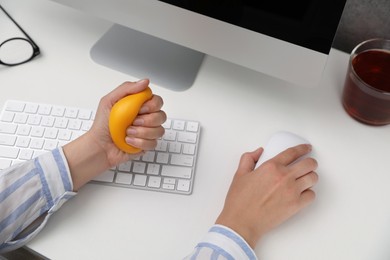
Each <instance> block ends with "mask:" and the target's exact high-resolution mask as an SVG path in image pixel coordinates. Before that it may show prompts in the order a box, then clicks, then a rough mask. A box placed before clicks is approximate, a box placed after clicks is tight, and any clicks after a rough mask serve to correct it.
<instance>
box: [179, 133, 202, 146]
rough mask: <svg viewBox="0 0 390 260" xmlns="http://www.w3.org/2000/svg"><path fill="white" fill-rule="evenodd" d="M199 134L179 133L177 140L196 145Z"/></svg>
mask: <svg viewBox="0 0 390 260" xmlns="http://www.w3.org/2000/svg"><path fill="white" fill-rule="evenodd" d="M196 137H197V134H195V133H188V132H179V134H178V137H177V140H178V141H179V142H184V143H192V144H194V143H196Z"/></svg>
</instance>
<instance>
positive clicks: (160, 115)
mask: <svg viewBox="0 0 390 260" xmlns="http://www.w3.org/2000/svg"><path fill="white" fill-rule="evenodd" d="M166 120H167V115H166V114H165V112H164V111H158V112H155V113H151V114H145V115H139V116H137V117H136V119H135V120H134V122H133V126H145V127H157V126H160V125H162V124H164V122H165V121H166Z"/></svg>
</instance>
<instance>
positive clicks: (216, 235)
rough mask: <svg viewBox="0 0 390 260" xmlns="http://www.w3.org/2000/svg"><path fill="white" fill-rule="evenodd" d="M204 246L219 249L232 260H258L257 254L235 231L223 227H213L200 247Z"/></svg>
mask: <svg viewBox="0 0 390 260" xmlns="http://www.w3.org/2000/svg"><path fill="white" fill-rule="evenodd" d="M202 245H203V246H207V245H210V247H213V248H218V249H219V251H224V252H223V253H222V254H223V255H226V256H229V257H228V258H230V259H251V260H257V257H256V255H255V252H254V251H253V250H252V248H251V247H250V246H249V245H248V243H247V242H246V241H245V240H244V239H243V238H242V237H241V236H240V235H239V234H238V233H236V232H235V231H234V230H232V229H230V228H228V227H226V226H223V225H214V226H212V227H211V229H210V230H209V232H208V233H207V234H206V236H205V237H204V239H203V240H202V242H201V243H199V245H198V247H199V246H202Z"/></svg>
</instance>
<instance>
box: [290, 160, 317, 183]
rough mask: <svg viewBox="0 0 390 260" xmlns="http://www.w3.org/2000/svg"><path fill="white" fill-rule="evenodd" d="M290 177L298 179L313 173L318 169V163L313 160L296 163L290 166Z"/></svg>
mask: <svg viewBox="0 0 390 260" xmlns="http://www.w3.org/2000/svg"><path fill="white" fill-rule="evenodd" d="M289 167H290V169H291V172H292V175H293V176H294V177H295V178H296V179H298V178H299V177H301V176H303V175H305V174H306V173H308V172H312V171H315V170H316V169H317V167H318V163H317V161H316V160H315V159H314V158H311V157H309V158H305V159H303V160H300V161H297V162H296V163H294V164H291V165H290V166H289Z"/></svg>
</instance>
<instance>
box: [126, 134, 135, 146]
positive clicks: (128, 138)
mask: <svg viewBox="0 0 390 260" xmlns="http://www.w3.org/2000/svg"><path fill="white" fill-rule="evenodd" d="M125 141H126V143H127V144H130V145H133V144H135V138H134V137H128V136H126V137H125Z"/></svg>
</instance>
